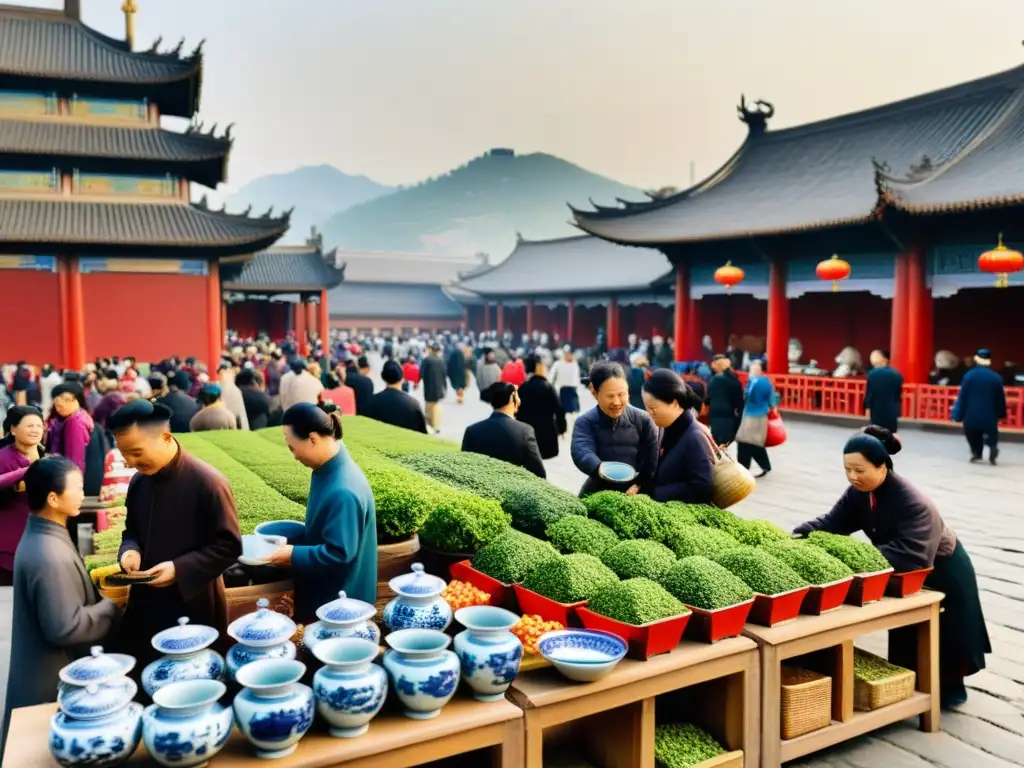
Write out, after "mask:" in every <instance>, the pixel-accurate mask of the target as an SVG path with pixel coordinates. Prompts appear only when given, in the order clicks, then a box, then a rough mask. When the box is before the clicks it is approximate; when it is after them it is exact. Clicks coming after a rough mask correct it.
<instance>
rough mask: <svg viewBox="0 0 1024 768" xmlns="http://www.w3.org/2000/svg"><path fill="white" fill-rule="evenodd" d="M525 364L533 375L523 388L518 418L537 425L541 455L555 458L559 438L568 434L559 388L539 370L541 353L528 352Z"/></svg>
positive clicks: (546, 457)
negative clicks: (537, 354) (530, 353)
mask: <svg viewBox="0 0 1024 768" xmlns="http://www.w3.org/2000/svg"><path fill="white" fill-rule="evenodd" d="M525 365H526V373H527V375H528V376H529V377H530V378H528V379H527V380H526V381H524V382H523V384H522V386H521V387H519V410H518V411H517V412H516V419H517V420H518V421H521V422H523V423H524V424H529V425H530V426H531V427H533V431H534V432H535V433H536V434H537V445H538V446H539V447H540V455H541V456H542V457H544V458H545V459H553V458H555V456H557V455H558V438H559V436H560V435H563V434H565V411H563V410H562V403H561V402H560V401H559V399H558V394H557V393H556V392H555V388H554V387H552V386H551V383H550V382H549V381H548V380H547V378H546V377H545V376H544V374H543V373H539V372H538V369H539V368H540V360H539V359H538V358H537V356H536V355H527V356H526V360H525Z"/></svg>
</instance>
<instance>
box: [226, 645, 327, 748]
mask: <svg viewBox="0 0 1024 768" xmlns="http://www.w3.org/2000/svg"><path fill="white" fill-rule="evenodd" d="M305 671H306V665H305V664H302V663H301V662H298V661H290V660H282V659H267V660H264V661H259V662H255V663H253V664H248V665H246V667H245V668H243V670H242V671H241V674H240V675H239V678H238V682H239V684H241V685H242V686H243V690H242V691H241V692H240V693H239V694H238V695H237V696H235V701H234V705H233V707H234V711H235V722H236V723H237V724H238V727H239V729H240V730H241V731H242V733H243V734H244V735H245V737H246V738H247V739H248V740H249V742H250V743H251V744H252V745H253V746H254V747H256V754H257V756H259V757H261V758H277V757H285V756H287V755H290V754H291V753H292V752H294V751H295V747H296V745H297V744H298V742H299V739H301V738H302V737H303V736H304V735H305V734H306V731H308V730H309V728H310V726H311V725H313V713H314V700H313V690H312V689H311V688H310V687H309V686H308V685H303V684H301V683H299V682H298V680H299V679H300V678H301V677H302V675H303V674H305Z"/></svg>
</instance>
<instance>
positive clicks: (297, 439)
mask: <svg viewBox="0 0 1024 768" xmlns="http://www.w3.org/2000/svg"><path fill="white" fill-rule="evenodd" d="M281 428H282V429H283V430H284V438H285V442H286V443H287V444H288V450H290V451H291V452H292V455H293V456H294V457H295V458H296V459H297V460H298V461H299V462H300V463H301V464H304V465H305V466H307V467H309V468H310V469H312V470H313V475H312V478H311V479H310V482H309V499H308V501H307V502H306V529H305V532H304V533H303V535H302V538H301V540H299V541H290V542H289V543H288V544H287V545H285V546H283V547H281V548H279V549H278V550H277V551H276V552H274V554H272V555H271V556H270V564H271V565H277V566H290V567H291V569H292V572H293V578H294V580H295V619H296V621H298V622H299V623H303V624H306V623H309V622H310V621H313V620H315V615H316V609H317V608H319V607H320V606H321V605H323V604H324V603H327V602H330V601H331V600H334V599H335V598H336V597H337V596H338V592H339V591H341V590H344V591H345V592H346V593H347V594H348V596H349V597H353V598H356V599H357V600H362V601H363V602H366V603H370V604H372V603H373V602H374V601H375V600H376V598H377V515H376V508H375V507H374V503H373V492H372V491H371V490H370V484H369V482H367V480H366V475H364V474H363V471H362V470H361V469H360V468H359V466H358V465H357V464H356V463H355V462H354V461H353V460H352V457H351V456H349V455H348V451H347V450H346V449H345V446H344V444H343V443H342V442H341V437H342V428H341V412H340V411H339V410H338V407H337V406H336V405H335V404H334V403H331V402H326V403H321V404H320V405H319V406H317V405H313V404H311V403H296V404H295V405H293V406H292V407H290V408H289V409H288V410H287V411H285V412H284V416H282V418H281Z"/></svg>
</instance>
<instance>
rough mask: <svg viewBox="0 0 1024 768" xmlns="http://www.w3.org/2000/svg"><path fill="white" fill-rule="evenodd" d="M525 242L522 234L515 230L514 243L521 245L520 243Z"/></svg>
mask: <svg viewBox="0 0 1024 768" xmlns="http://www.w3.org/2000/svg"><path fill="white" fill-rule="evenodd" d="M525 240H526V238H525V237H523V233H522V232H520V231H519V230H518V229H517V230H516V242H517V243H522V242H524V241H525Z"/></svg>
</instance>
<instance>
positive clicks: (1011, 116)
mask: <svg viewBox="0 0 1024 768" xmlns="http://www.w3.org/2000/svg"><path fill="white" fill-rule="evenodd" d="M1022 91H1024V67H1017V68H1015V69H1012V70H1009V71H1007V72H1002V73H1000V74H996V75H992V76H989V77H985V78H981V79H979V80H974V81H972V82H968V83H964V84H961V85H957V86H953V87H950V88H945V89H943V90H940V91H935V92H932V93H928V94H924V95H922V96H916V97H914V98H910V99H906V100H904V101H899V102H895V103H892V104H887V105H884V106H881V107H876V108H874V109H869V110H865V111H862V112H856V113H853V114H848V115H842V116H839V117H835V118H831V119H829V120H823V121H820V122H816V123H810V124H807V125H802V126H797V127H795V128H789V129H785V130H779V131H768V130H763V122H762V124H761V125H760V126H757V127H755V125H752V126H751V130H750V133H749V134H748V136H747V139H746V141H745V142H744V143H743V145H742V146H741V147H740V148H739V150H738V151H737V152H736V153H735V155H733V157H732V158H731V159H730V160H729V161H728V162H727V163H726V164H725V165H724V166H723V167H722V168H721V169H719V170H718V171H716V173H715V174H713V175H712V176H711V177H709V178H708V179H706V180H705V181H703V182H701V183H699V184H697V185H696V186H694V187H692V188H690V189H687V190H684V191H683V192H680V193H678V194H676V195H673V196H671V197H668V198H666V199H663V200H656V201H652V202H649V203H642V204H632V205H630V206H628V207H624V208H599V209H597V210H595V211H580V210H574V211H573V213H574V215H575V218H576V221H577V223H578V224H579V226H580V227H581V228H582V229H584V230H585V231H587V232H590V233H591V234H594V235H598V236H599V237H603V238H606V239H609V240H612V241H614V242H618V243H628V244H634V245H653V244H659V243H663V244H667V243H682V242H699V241H707V240H715V239H726V238H738V237H749V236H754V235H763V234H775V233H782V232H795V231H801V230H808V229H816V228H822V227H828V226H834V225H839V224H849V223H857V222H864V221H868V220H870V219H872V218H873V217H874V216H875V215H876V214H877V212H878V211H879V210H880V208H879V205H880V204H881V205H883V206H884V205H886V204H888V203H889V200H888V199H887V198H886V197H885V196H884V195H882V197H881V199H880V195H879V187H878V185H877V182H878V181H879V179H878V178H877V173H876V167H875V165H874V164H873V160H877V161H878V162H882V163H884V164H885V166H886V168H887V169H888V170H887V172H886V174H887V175H891V176H893V177H895V178H899V179H903V178H905V177H907V176H908V175H911V174H915V173H919V172H920V167H921V166H922V165H930V166H931V167H933V168H942V167H948V168H949V171H946V172H943V173H938V174H931V175H929V177H928V180H925V181H923V182H915V183H914V185H913V186H914V187H915V188H914V189H913V190H910V189H906V190H904V191H902V192H901V191H899V190H897V191H896V193H895V194H894V196H893V199H894V201H895V204H896V205H897V206H899V204H900V201H901V200H905V201H907V202H906V203H905V204H907V205H911V204H912V203H911V202H910V201H912V200H914V199H915V196H916V199H917V200H919V201H922V204H923V201H925V200H930V199H931V198H930V196H932V195H934V197H935V199H936V201H945V202H944V204H947V205H949V204H952V201H953V200H954V198H955V199H957V200H958V201H959V203H958V204H961V205H962V204H964V202H965V201H968V200H970V199H971V197H972V196H973V199H976V200H987V199H994V198H996V197H999V196H1000V195H1006V194H1007V192H1008V191H1009V188H1010V187H1013V186H1014V185H1013V184H1012V183H1011V182H1012V180H1014V179H1015V180H1017V181H1018V184H1017V189H1018V190H1019V192H1021V193H1024V182H1022V181H1020V179H1021V176H1020V174H1018V173H1010V172H1007V171H1006V170H1005V169H1004V171H1003V173H1004V174H1005V178H1004V179H1003V181H1001V182H996V180H995V173H994V168H995V163H993V162H992V159H993V158H995V157H996V155H997V154H998V155H1000V156H1002V157H1003V162H1004V163H1005V162H1006V161H1007V160H1008V159H1009V155H1007V154H1006V148H1007V147H1009V146H1010V145H1011V144H1012V141H1009V139H1010V135H1011V134H1013V133H1015V132H1020V131H1021V130H1022V128H1021V126H1020V125H1019V124H1020V123H1021V119H1022V117H1024V116H1022V113H1021V109H1020V101H1021V93H1022ZM1000 136H1002V137H1003V139H1000V143H999V146H997V145H996V144H995V143H993V142H995V141H996V139H997V137H1000ZM986 147H987V149H986ZM972 156H976V157H972ZM983 156H987V157H988V158H989V159H988V160H984V161H983V160H981V159H978V158H980V157H983ZM957 166H960V170H959V171H957V170H956V167H957ZM947 174H948V175H949V180H950V181H949V182H944V184H945V186H946V190H945V191H943V192H938V191H937V187H932V192H926V191H925V190H927V189H928V187H930V186H931V185H932V184H935V183H938V182H939V181H940V179H941V177H942V176H945V175H947ZM956 178H959V181H958V182H957V183H952V180H953V179H956ZM893 186H894V187H895V186H899V185H898V184H897V183H893ZM903 186H906V185H903ZM929 204H933V203H929Z"/></svg>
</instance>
